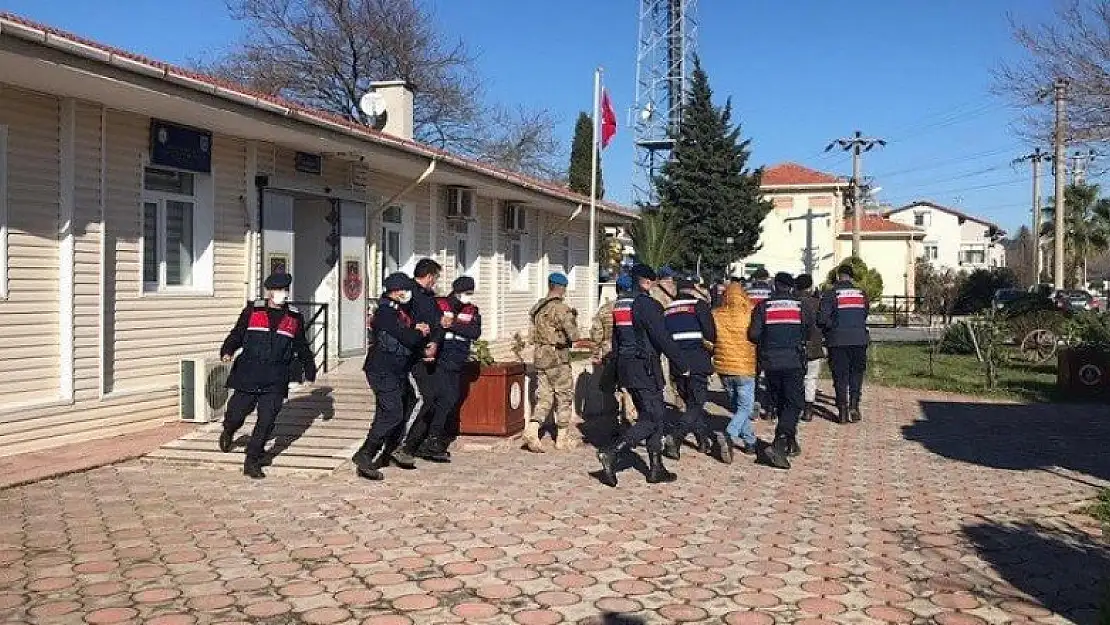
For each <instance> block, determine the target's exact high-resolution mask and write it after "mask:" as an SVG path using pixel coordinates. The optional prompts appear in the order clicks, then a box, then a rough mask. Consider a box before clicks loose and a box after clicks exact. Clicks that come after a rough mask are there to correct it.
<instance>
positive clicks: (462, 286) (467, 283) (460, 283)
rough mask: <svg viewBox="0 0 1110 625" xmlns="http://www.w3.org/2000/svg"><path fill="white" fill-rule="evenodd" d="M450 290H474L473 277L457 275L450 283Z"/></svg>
mask: <svg viewBox="0 0 1110 625" xmlns="http://www.w3.org/2000/svg"><path fill="white" fill-rule="evenodd" d="M451 290H452V291H454V292H455V293H466V292H468V291H473V290H474V278H471V277H470V276H459V277H458V278H455V281H454V282H452V283H451Z"/></svg>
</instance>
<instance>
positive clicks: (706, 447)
mask: <svg viewBox="0 0 1110 625" xmlns="http://www.w3.org/2000/svg"><path fill="white" fill-rule="evenodd" d="M694 438H695V439H696V440H697V442H698V453H699V454H705V455H706V456H710V455H713V443H712V442H711V441H710V440H709V437H708V436H706V435H705V434H701V433H695V434H694Z"/></svg>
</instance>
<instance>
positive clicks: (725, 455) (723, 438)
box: [713, 432, 732, 464]
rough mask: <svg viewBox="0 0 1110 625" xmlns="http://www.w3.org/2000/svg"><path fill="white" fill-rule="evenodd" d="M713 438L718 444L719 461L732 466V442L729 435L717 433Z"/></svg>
mask: <svg viewBox="0 0 1110 625" xmlns="http://www.w3.org/2000/svg"><path fill="white" fill-rule="evenodd" d="M713 438H714V439H715V441H716V444H717V460H720V461H721V462H723V463H725V464H732V441H730V440H729V439H728V434H725V433H724V432H715V433H714V434H713Z"/></svg>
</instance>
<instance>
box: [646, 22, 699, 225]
mask: <svg viewBox="0 0 1110 625" xmlns="http://www.w3.org/2000/svg"><path fill="white" fill-rule="evenodd" d="M696 7H697V0H640V37H639V42H638V46H637V50H636V103H635V105H634V107H633V109H632V121H631V123H630V125H633V126H634V127H635V129H636V131H635V132H636V135H635V143H636V157H635V158H636V162H635V164H634V168H633V173H632V201H633V203H634V204H635V205H643V206H656V205H658V203H659V201H658V197H657V196H656V192H655V176H656V175H657V174H658V173H659V168H660V167H661V166H662V165H663V163H666V162H667V161H668V160H670V158H671V149H672V148H673V147H674V138H675V136H676V135H677V134H678V125H679V122H680V121H681V120H682V107H683V104H684V103H685V100H686V91H687V87H688V86H689V80H690V73H691V72H692V71H693V66H694V53H695V49H696V48H695V44H696V41H697V20H696V18H695V9H696Z"/></svg>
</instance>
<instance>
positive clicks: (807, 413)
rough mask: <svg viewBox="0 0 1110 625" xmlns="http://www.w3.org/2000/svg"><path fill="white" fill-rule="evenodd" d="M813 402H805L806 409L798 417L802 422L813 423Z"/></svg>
mask: <svg viewBox="0 0 1110 625" xmlns="http://www.w3.org/2000/svg"><path fill="white" fill-rule="evenodd" d="M813 411H814V408H813V402H811V401H807V402H806V407H805V408H803V409H802V414H801V416H800V417H799V418H800V419H801V420H802V421H813Z"/></svg>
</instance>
